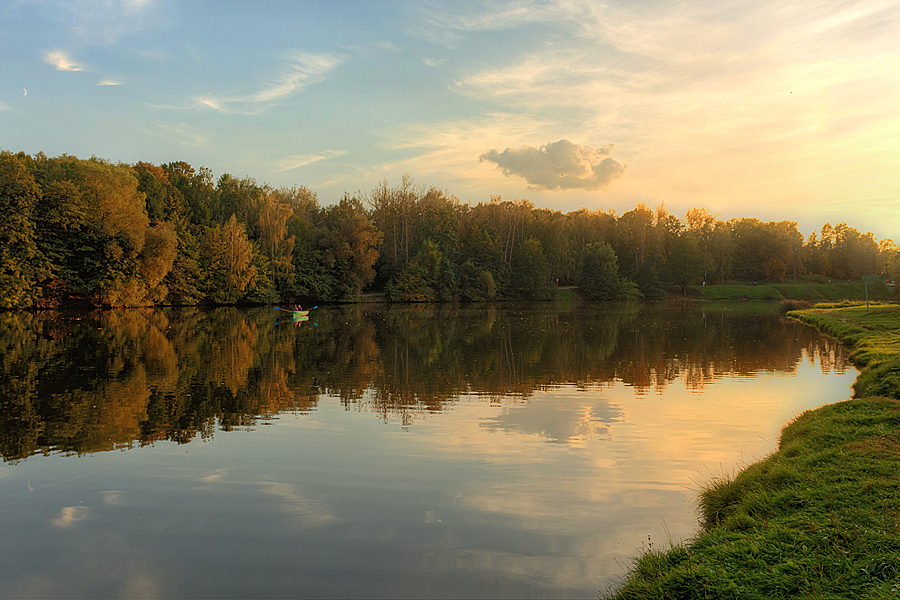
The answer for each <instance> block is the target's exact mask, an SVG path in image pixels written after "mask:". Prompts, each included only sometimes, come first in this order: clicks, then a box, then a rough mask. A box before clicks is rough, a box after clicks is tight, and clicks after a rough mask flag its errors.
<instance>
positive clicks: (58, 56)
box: [44, 50, 83, 71]
mask: <svg viewBox="0 0 900 600" xmlns="http://www.w3.org/2000/svg"><path fill="white" fill-rule="evenodd" d="M44 62H45V63H47V64H49V65H53V66H54V67H56V70H57V71H82V70H83V68H82V66H81V65H80V64H78V63H77V62H74V61H72V59H70V58H69V56H68V55H67V54H66V53H65V52H63V51H62V50H50V51H49V52H46V53H45V54H44Z"/></svg>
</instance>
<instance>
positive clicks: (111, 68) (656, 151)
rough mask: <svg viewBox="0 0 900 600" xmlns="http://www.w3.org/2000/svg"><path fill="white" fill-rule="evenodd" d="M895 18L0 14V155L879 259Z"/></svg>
mask: <svg viewBox="0 0 900 600" xmlns="http://www.w3.org/2000/svg"><path fill="white" fill-rule="evenodd" d="M898 32H900V2H897V1H896V0H893V1H889V2H881V1H873V2H868V1H864V2H856V1H847V2H843V1H831V0H823V1H807V0H800V1H792V2H785V1H784V0H774V1H770V0H754V1H753V2H747V1H746V0H737V1H734V2H731V1H728V2H711V1H707V2H681V1H678V0H673V1H670V2H660V1H656V0H637V1H631V0H629V1H625V0H611V1H607V2H602V1H596V0H585V1H580V0H547V1H543V0H513V1H503V2H485V1H479V2H463V1H453V2H428V1H426V0H416V1H414V2H401V1H390V2H388V1H378V2H367V1H363V0H355V1H350V0H343V1H334V2H303V1H299V0H290V1H287V0H285V1H266V0H262V1H255V2H243V1H242V2H228V1H215V2H211V1H202V0H191V1H188V2H184V1H182V2H175V1H168V0H85V1H82V2H68V1H61V0H4V1H3V2H0V149H3V150H10V151H13V152H20V151H22V152H26V153H28V154H34V153H37V152H44V153H46V154H47V155H49V156H58V155H60V154H70V155H74V156H77V157H79V158H88V157H90V156H98V157H101V158H105V159H108V160H111V161H113V162H123V163H129V164H134V163H136V162H138V161H146V162H150V163H154V164H163V163H167V162H173V161H178V160H183V161H186V162H188V163H190V164H191V165H193V166H194V167H195V168H199V167H201V166H205V167H207V168H209V169H211V170H212V172H213V176H214V177H215V178H218V177H219V176H221V175H222V174H224V173H228V174H231V175H233V176H236V177H252V178H253V179H255V180H256V181H257V183H259V184H268V185H270V186H272V187H276V188H277V187H282V186H293V185H301V186H306V187H308V188H310V189H311V190H313V191H314V192H316V194H317V195H318V198H319V201H320V203H321V204H322V205H327V204H331V203H333V202H336V201H337V200H338V199H340V197H341V196H342V195H343V194H344V193H345V192H349V193H351V194H353V193H356V192H357V191H362V192H366V191H369V190H372V189H373V188H375V187H376V186H377V185H378V184H379V183H380V182H382V181H384V180H387V181H388V183H389V184H390V185H395V184H399V183H400V179H401V177H402V175H403V174H405V173H408V174H409V175H410V176H411V178H412V179H413V181H414V182H415V184H417V185H419V186H424V187H432V186H433V187H437V188H440V189H443V190H445V191H446V192H448V193H449V194H452V195H454V196H456V197H457V198H459V199H460V200H461V201H463V202H468V203H472V204H477V203H478V202H483V201H488V200H490V198H491V196H496V195H501V196H502V197H503V198H504V199H510V200H529V201H531V202H532V203H534V205H535V206H536V207H538V208H550V209H553V210H560V211H563V212H569V211H573V210H578V209H579V208H582V207H585V208H588V209H590V210H604V211H607V210H612V211H615V213H616V214H618V215H621V214H623V213H625V212H627V211H629V210H631V209H633V208H634V207H635V206H636V205H637V204H638V203H644V204H646V205H648V206H649V207H650V208H653V209H655V208H656V207H657V206H659V205H660V204H663V205H664V206H665V208H666V210H668V211H669V212H670V213H672V214H674V215H676V216H678V217H679V218H683V217H684V215H685V213H686V211H687V210H689V209H690V208H694V207H700V208H706V209H707V210H708V211H709V212H710V213H712V214H713V215H715V216H716V217H717V218H719V219H723V220H727V219H730V218H735V217H755V218H759V219H761V220H764V221H769V220H776V221H779V220H790V221H796V222H797V223H798V225H799V228H800V230H801V232H803V233H804V234H809V233H810V232H812V231H814V230H818V229H819V228H820V227H821V226H822V224H823V223H825V222H830V223H831V224H836V223H839V222H846V223H847V224H848V225H850V226H851V227H855V228H857V229H859V230H860V231H863V232H867V231H870V232H872V233H873V234H874V235H875V237H876V238H878V239H885V238H891V239H893V240H895V241H898V242H900V43H898V42H897V34H898Z"/></svg>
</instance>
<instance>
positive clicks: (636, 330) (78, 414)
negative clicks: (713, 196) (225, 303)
mask: <svg viewBox="0 0 900 600" xmlns="http://www.w3.org/2000/svg"><path fill="white" fill-rule="evenodd" d="M271 312H272V311H268V312H266V311H238V310H234V309H221V310H219V311H212V312H204V311H134V312H131V313H130V314H118V315H115V314H105V315H102V314H89V315H81V316H78V317H77V319H76V318H75V317H74V316H72V315H69V316H68V317H65V316H63V317H61V318H58V319H49V318H44V317H40V316H35V315H30V316H13V315H3V316H2V319H4V320H3V321H2V322H0V327H2V330H0V331H2V336H0V339H3V340H4V343H5V347H4V348H5V351H4V353H3V354H2V366H3V375H4V381H5V383H3V384H2V391H3V397H2V398H3V402H4V404H3V409H4V410H3V416H2V419H3V425H4V428H3V430H4V432H5V434H4V436H5V437H4V440H3V442H2V443H3V446H2V447H3V452H4V457H5V459H6V462H5V463H4V464H3V466H2V467H0V495H2V498H3V502H2V504H0V527H2V529H3V531H4V532H6V535H4V540H5V541H4V543H3V545H2V546H0V548H2V552H0V560H2V561H3V564H5V565H6V568H5V569H4V574H3V575H0V595H2V596H4V597H12V596H15V597H63V596H65V597H72V596H142V597H152V596H161V597H173V596H182V597H186V596H190V597H212V596H216V597H249V596H254V597H258V596H267V597H279V596H293V597H296V596H320V597H321V596H331V597H350V596H354V597H364V596H381V597H385V596H390V597H422V596H426V597H461V596H469V597H471V596H482V597H485V596H491V597H532V596H537V597H548V596H554V597H565V596H569V597H593V596H595V594H596V592H597V591H598V590H601V589H603V588H605V587H606V586H607V585H609V584H611V583H614V581H615V580H616V578H617V577H619V576H621V575H622V573H623V572H624V570H625V568H626V567H627V564H628V558H629V557H630V556H633V555H634V554H635V553H636V552H637V551H638V550H639V549H640V547H641V545H642V544H646V543H648V538H649V540H650V541H651V542H652V543H653V544H654V545H657V544H659V545H664V544H665V542H666V540H667V539H669V538H672V539H682V538H684V537H686V536H689V535H690V534H691V533H692V532H693V530H694V527H695V516H694V498H695V496H696V491H697V490H698V489H699V487H700V485H701V484H702V482H703V481H706V480H708V479H709V478H710V477H712V476H716V475H719V474H722V473H723V472H731V471H733V470H734V469H735V468H738V467H739V466H740V465H742V464H744V463H747V462H751V461H753V460H755V459H757V458H759V457H761V456H763V455H764V454H766V453H768V452H770V451H772V450H773V449H774V447H775V444H776V441H777V433H778V430H779V429H780V428H781V427H782V426H783V425H784V424H786V423H787V422H788V421H789V420H790V419H791V418H792V417H793V416H795V415H797V414H799V413H800V412H802V411H803V410H804V409H806V408H809V407H814V406H818V405H821V404H823V403H827V402H833V401H837V400H841V399H845V398H847V397H849V395H850V393H851V391H850V385H851V383H852V381H853V379H854V378H855V375H856V372H855V370H853V369H852V368H848V366H847V363H846V358H845V356H844V354H843V352H842V351H841V349H840V348H839V347H838V346H837V345H836V344H834V343H833V342H831V341H828V340H825V339H823V338H821V337H820V336H818V335H817V334H816V333H815V332H814V331H812V330H810V329H809V328H805V327H802V326H799V325H796V324H794V323H789V322H786V321H784V320H783V319H780V318H779V317H778V316H777V315H775V314H772V313H771V311H769V310H768V309H762V308H761V309H759V311H758V312H754V311H750V310H746V309H745V310H744V311H743V313H742V314H732V313H730V312H729V311H727V310H724V309H722V308H719V310H718V311H717V312H714V313H709V311H708V310H707V311H706V314H704V311H703V310H697V309H693V308H690V307H688V308H683V307H674V308H673V307H644V308H643V309H639V310H635V309H633V308H631V309H627V308H621V309H619V308H614V307H605V308H602V309H597V308H596V307H587V306H583V307H574V308H573V307H568V308H565V309H560V308H554V307H550V306H549V305H548V306H544V307H534V306H530V307H527V308H521V307H501V308H495V307H493V308H484V307H463V308H450V307H443V308H437V309H426V310H422V309H421V308H404V309H395V308H390V309H374V308H366V309H361V308H359V307H355V308H347V309H344V308H335V309H326V310H321V311H320V314H319V315H318V317H317V318H318V321H317V322H318V326H315V327H306V325H309V324H305V325H304V327H300V328H294V327H281V326H279V327H274V326H273V324H274V322H275V321H274V319H273V318H272V316H271V314H270V313H271ZM523 315H524V318H523ZM42 361H43V362H42ZM76 373H82V374H87V376H85V377H82V378H81V379H79V378H78V377H77V376H76V375H74V374H76ZM99 373H102V374H103V376H102V377H100V378H98V374H99ZM61 374H65V375H66V376H67V377H66V378H61V377H60V376H61ZM51 379H52V381H51ZM26 401H27V402H26ZM242 408H243V409H247V412H242V411H241V410H238V409H242ZM223 428H224V429H234V430H237V431H222V429H223ZM173 442H179V443H173ZM110 448H124V449H125V451H113V452H108V451H104V450H108V449H110ZM35 453H37V454H46V456H40V455H39V456H34V454H35Z"/></svg>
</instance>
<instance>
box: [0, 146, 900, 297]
mask: <svg viewBox="0 0 900 600" xmlns="http://www.w3.org/2000/svg"><path fill="white" fill-rule="evenodd" d="M0 215H2V219H0V308H27V307H47V306H57V305H60V304H63V305H65V304H71V303H79V302H80V303H90V304H93V305H101V306H142V305H190V304H198V303H202V302H209V303H216V304H234V303H274V302H279V301H289V300H294V299H298V298H310V299H314V300H316V301H333V302H340V301H348V300H352V299H354V298H357V297H358V296H359V295H360V294H361V293H362V292H363V291H375V292H383V293H384V295H385V297H386V298H387V299H388V300H389V301H392V302H419V301H445V300H458V301H483V300H493V299H507V298H524V299H530V300H548V299H552V298H553V297H554V295H555V290H556V287H557V286H560V285H568V286H578V287H579V288H580V289H581V291H582V292H583V293H584V294H585V295H587V296H588V297H589V298H592V299H596V300H617V299H630V298H644V299H650V300H652V299H660V298H663V297H665V296H666V295H667V294H669V293H671V292H672V291H679V290H680V291H681V292H682V293H686V292H687V290H688V286H690V285H697V284H701V283H709V284H713V283H726V282H742V283H754V282H763V281H766V282H781V281H793V282H798V281H822V282H824V281H827V280H829V279H857V280H858V279H859V278H861V277H862V276H863V275H868V274H877V275H882V276H884V277H887V278H894V277H895V274H897V273H898V272H900V250H898V247H897V246H896V245H895V244H894V243H893V241H891V240H888V239H885V240H881V241H878V240H876V239H875V237H874V236H873V235H872V234H871V233H862V232H859V231H857V230H856V229H854V228H852V227H850V226H848V225H847V224H846V223H839V224H837V225H834V226H832V225H831V224H829V223H825V224H824V225H823V226H822V228H821V230H820V231H818V232H814V233H812V234H811V235H810V236H808V237H807V238H805V239H804V237H803V235H802V234H801V233H800V232H799V230H798V229H797V224H796V222H794V221H778V222H772V221H769V222H763V221H760V220H758V219H754V218H739V219H730V220H727V221H722V220H719V219H716V218H715V217H714V216H713V215H711V214H710V213H709V212H708V211H707V210H705V209H703V208H694V209H691V210H689V211H688V212H687V214H686V215H685V217H684V219H679V218H677V217H675V216H674V215H672V214H670V213H669V212H668V211H667V210H666V209H665V207H664V205H660V206H659V207H657V208H656V209H655V210H654V209H651V208H649V207H648V206H646V205H644V204H639V205H638V206H636V207H635V208H634V209H633V210H630V211H628V212H625V213H624V214H622V215H620V216H618V215H616V214H615V213H614V212H613V211H606V212H604V211H599V210H593V211H592V210H588V209H584V208H582V209H581V210H578V211H574V212H569V213H562V212H560V211H555V210H550V209H546V208H536V207H535V206H534V205H533V204H532V203H531V202H529V201H527V200H508V199H503V198H502V197H500V196H492V197H491V198H490V200H489V201H485V202H481V203H478V204H477V205H470V204H468V203H464V202H461V201H460V200H459V199H457V198H456V197H454V196H452V195H451V194H449V193H448V192H446V191H444V190H440V189H437V188H434V187H427V186H422V185H418V184H416V183H414V182H413V180H412V179H411V178H410V177H409V176H408V175H407V176H404V177H403V178H402V180H401V181H400V182H399V183H397V184H395V185H390V184H389V183H388V182H387V181H382V182H381V183H379V184H378V185H377V186H376V187H375V188H374V189H372V190H369V191H358V192H356V193H355V194H349V193H345V194H344V196H343V197H342V198H341V199H340V200H339V201H338V202H337V203H335V204H332V205H328V206H321V205H320V204H319V200H318V198H317V196H316V194H315V193H314V192H312V191H311V190H309V189H308V188H306V187H302V186H293V187H282V188H278V189H274V188H272V187H270V186H268V185H266V184H259V183H257V182H256V181H255V180H253V179H252V178H249V177H247V178H243V179H239V178H236V177H234V176H232V175H229V174H223V175H221V176H220V177H219V178H218V179H216V180H214V178H213V174H212V172H211V171H210V170H209V169H206V168H200V169H194V168H193V167H192V166H191V165H189V164H187V163H185V162H172V163H167V164H162V165H153V164H150V163H145V162H138V163H137V164H134V165H130V164H121V163H119V164H113V163H112V162H109V161H106V160H103V159H99V158H96V157H93V158H90V159H79V158H76V157H73V156H68V155H62V156H59V157H55V158H51V157H48V156H46V155H44V154H43V153H38V154H36V155H34V156H31V155H27V154H24V153H18V154H13V153H11V152H8V151H2V152H0Z"/></svg>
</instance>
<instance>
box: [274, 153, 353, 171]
mask: <svg viewBox="0 0 900 600" xmlns="http://www.w3.org/2000/svg"><path fill="white" fill-rule="evenodd" d="M345 154H347V151H346V150H325V151H324V152H320V153H318V154H298V155H296V156H288V157H286V158H283V159H281V160H279V161H278V163H277V168H276V169H275V172H276V173H281V172H282V171H290V170H291V169H297V168H299V167H304V166H306V165H311V164H313V163H316V162H319V161H320V160H328V159H329V158H335V157H337V156H343V155H345Z"/></svg>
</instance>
